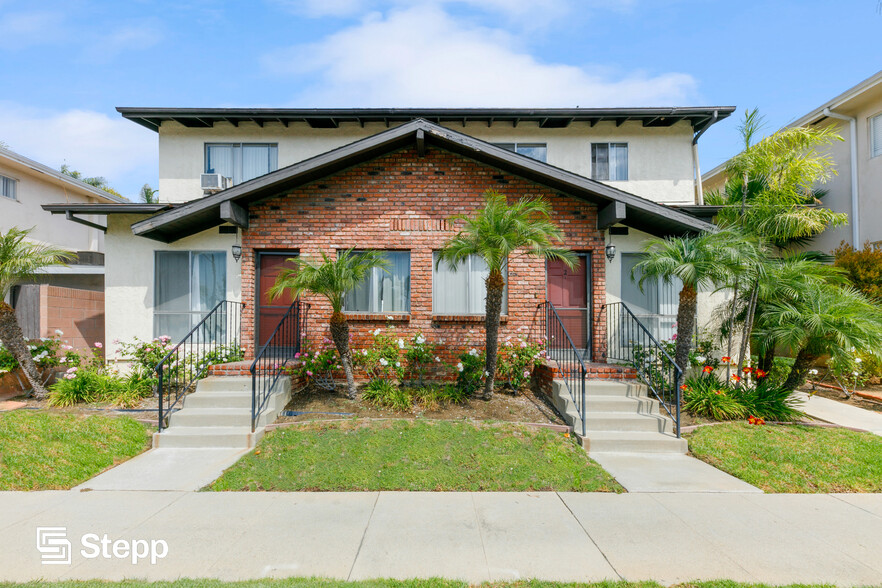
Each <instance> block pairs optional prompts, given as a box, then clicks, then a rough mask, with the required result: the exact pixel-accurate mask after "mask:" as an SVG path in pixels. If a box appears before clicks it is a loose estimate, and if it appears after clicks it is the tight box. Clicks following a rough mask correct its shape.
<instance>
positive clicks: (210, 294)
mask: <svg viewBox="0 0 882 588" xmlns="http://www.w3.org/2000/svg"><path fill="white" fill-rule="evenodd" d="M226 257H227V254H226V252H224V251H157V252H156V256H155V259H154V295H153V299H154V304H153V336H154V337H159V336H162V335H168V336H169V337H171V338H172V341H174V342H177V341H180V340H181V339H183V338H184V336H186V335H187V333H189V332H190V330H191V329H192V328H193V327H194V326H196V325H197V324H198V323H199V321H201V320H202V319H203V317H205V315H206V314H208V312H209V311H211V310H212V309H213V308H214V307H215V306H217V304H218V303H219V302H221V301H222V300H224V298H226V291H227V265H226Z"/></svg>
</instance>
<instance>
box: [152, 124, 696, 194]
mask: <svg viewBox="0 0 882 588" xmlns="http://www.w3.org/2000/svg"><path fill="white" fill-rule="evenodd" d="M447 126H449V127H450V128H452V129H454V130H456V131H460V132H465V133H467V134H469V135H472V136H474V137H477V138H479V139H483V140H486V141H491V142H494V143H517V142H522V143H546V144H547V146H548V163H549V164H551V165H554V166H557V167H561V168H563V169H567V170H570V171H573V172H575V173H577V174H580V175H583V176H586V177H590V175H591V143H604V142H616V143H628V167H629V169H628V181H625V182H608V183H609V184H610V185H613V186H616V187H618V188H621V189H622V190H625V191H627V192H632V193H634V194H637V195H638V196H642V197H644V198H648V199H650V200H654V201H657V202H670V203H684V204H691V203H693V202H694V188H693V173H692V127H691V125H689V123H688V122H685V121H684V122H679V123H677V124H675V125H673V126H671V127H667V128H664V127H643V126H642V124H641V123H640V122H635V121H630V122H626V123H624V124H622V126H620V127H616V125H615V123H613V122H601V123H598V124H597V125H595V126H594V127H592V126H590V125H589V124H588V123H581V122H577V123H573V124H571V125H570V126H568V127H566V128H563V129H542V128H539V126H538V125H537V124H536V123H520V124H518V126H517V127H513V126H512V125H511V124H508V123H495V124H493V125H492V126H490V127H488V126H487V124H486V123H477V122H474V123H467V124H466V126H465V127H463V126H462V125H461V124H449V125H447ZM385 129H386V127H385V125H383V124H381V123H369V124H366V125H365V126H364V127H363V128H362V127H361V126H360V125H358V124H357V123H343V124H342V125H341V126H340V128H337V129H313V128H310V127H309V125H307V124H306V123H291V124H290V126H288V127H285V126H284V125H282V124H281V123H267V124H266V125H265V126H264V127H259V126H257V125H256V124H254V123H240V124H239V126H238V127H234V126H233V125H231V124H228V123H217V124H215V125H214V126H213V127H212V128H187V127H184V126H183V125H180V124H178V123H175V122H165V123H163V124H162V128H161V129H160V132H159V196H160V199H161V200H162V201H164V202H166V201H167V202H183V201H187V200H192V199H194V198H199V197H201V196H202V195H203V193H202V190H201V189H200V186H199V177H200V175H201V174H202V172H203V171H204V166H205V143H213V142H221V143H223V142H243V143H277V144H278V146H279V152H278V153H279V167H280V168H281V167H285V166H287V165H291V164H293V163H297V162H298V161H302V160H304V159H307V158H309V157H312V156H315V155H318V154H320V153H324V152H326V151H329V150H331V149H334V148H336V147H340V146H342V145H346V144H348V143H351V142H353V141H355V140H357V139H361V138H364V137H368V136H370V135H374V134H376V133H379V132H381V131H383V130H385Z"/></svg>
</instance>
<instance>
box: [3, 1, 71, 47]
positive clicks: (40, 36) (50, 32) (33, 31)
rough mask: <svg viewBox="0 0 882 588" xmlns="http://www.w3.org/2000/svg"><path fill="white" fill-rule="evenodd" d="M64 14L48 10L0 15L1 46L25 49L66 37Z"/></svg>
mask: <svg viewBox="0 0 882 588" xmlns="http://www.w3.org/2000/svg"><path fill="white" fill-rule="evenodd" d="M63 22H64V16H63V15H62V14H61V13H59V12H50V11H46V10H40V11H33V12H8V13H6V14H4V15H2V16H0V39H3V41H2V43H0V48H3V49H23V48H26V47H30V46H33V45H41V44H44V43H53V42H57V41H59V40H60V39H61V38H63V37H65V36H66V35H65V31H64V27H63Z"/></svg>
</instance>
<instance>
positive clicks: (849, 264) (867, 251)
mask: <svg viewBox="0 0 882 588" xmlns="http://www.w3.org/2000/svg"><path fill="white" fill-rule="evenodd" d="M833 255H834V256H835V257H836V261H835V262H834V264H833V265H835V266H836V267H838V268H841V269H842V270H844V271H845V272H846V275H847V276H848V279H849V280H850V281H851V283H852V284H854V287H855V288H857V289H858V290H860V291H861V293H863V294H864V295H865V296H867V297H868V298H870V299H872V300H875V301H876V302H882V248H880V247H876V246H874V245H872V244H870V243H869V242H867V243H864V248H863V249H855V248H854V247H852V246H851V245H849V244H848V243H845V242H844V241H843V242H842V244H840V245H839V247H837V248H836V250H835V251H833Z"/></svg>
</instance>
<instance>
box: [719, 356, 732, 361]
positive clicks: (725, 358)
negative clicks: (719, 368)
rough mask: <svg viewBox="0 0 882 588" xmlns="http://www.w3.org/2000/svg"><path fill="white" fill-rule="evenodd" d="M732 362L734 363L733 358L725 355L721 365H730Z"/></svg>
mask: <svg viewBox="0 0 882 588" xmlns="http://www.w3.org/2000/svg"><path fill="white" fill-rule="evenodd" d="M731 361H732V358H731V357H729V356H728V355H724V356H723V357H721V358H720V362H721V363H730V362H731Z"/></svg>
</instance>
